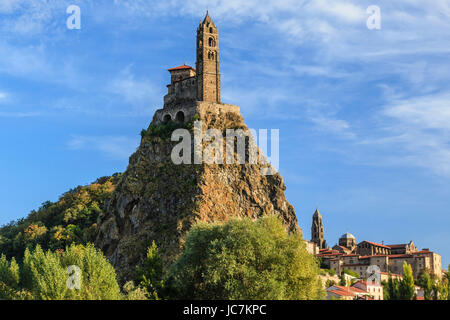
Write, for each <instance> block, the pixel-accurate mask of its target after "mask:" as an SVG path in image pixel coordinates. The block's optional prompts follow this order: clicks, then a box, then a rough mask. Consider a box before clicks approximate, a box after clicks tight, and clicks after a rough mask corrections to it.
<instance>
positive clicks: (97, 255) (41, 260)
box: [21, 244, 122, 300]
mask: <svg viewBox="0 0 450 320" xmlns="http://www.w3.org/2000/svg"><path fill="white" fill-rule="evenodd" d="M69 266H75V267H76V268H77V269H78V270H79V271H80V274H79V276H80V287H79V288H76V287H69V286H68V283H69V277H70V276H77V275H74V274H69V273H68V271H69V269H68V268H69ZM21 275H22V281H21V282H22V286H23V288H24V289H26V290H28V291H29V292H30V293H31V295H32V298H33V299H38V300H64V299H71V300H78V299H79V300H97V299H102V300H115V299H120V298H122V296H121V293H120V289H119V285H118V284H117V280H116V274H115V271H114V268H113V267H112V266H111V264H110V263H109V262H108V261H107V260H106V258H105V257H104V256H103V254H102V253H101V252H100V251H99V250H97V249H95V247H94V246H93V245H92V244H88V245H87V246H83V245H75V244H72V245H70V246H69V247H67V248H66V250H64V251H63V250H58V251H51V250H48V251H47V252H44V251H43V250H42V248H41V247H40V246H39V245H38V246H36V249H35V250H34V251H32V252H31V251H30V250H26V252H25V255H24V260H23V267H22V271H21Z"/></svg>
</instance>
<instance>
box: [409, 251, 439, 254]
mask: <svg viewBox="0 0 450 320" xmlns="http://www.w3.org/2000/svg"><path fill="white" fill-rule="evenodd" d="M411 253H412V254H424V253H434V252H433V251H429V250H420V251H416V252H411Z"/></svg>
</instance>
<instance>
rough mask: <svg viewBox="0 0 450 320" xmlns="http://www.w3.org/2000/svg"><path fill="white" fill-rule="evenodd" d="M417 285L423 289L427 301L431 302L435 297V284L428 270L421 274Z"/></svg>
mask: <svg viewBox="0 0 450 320" xmlns="http://www.w3.org/2000/svg"><path fill="white" fill-rule="evenodd" d="M417 284H418V285H419V286H420V287H422V288H423V291H424V298H425V300H431V299H432V297H433V282H432V281H431V276H430V273H429V272H428V271H427V270H424V272H422V273H421V274H420V276H419V279H418V281H417Z"/></svg>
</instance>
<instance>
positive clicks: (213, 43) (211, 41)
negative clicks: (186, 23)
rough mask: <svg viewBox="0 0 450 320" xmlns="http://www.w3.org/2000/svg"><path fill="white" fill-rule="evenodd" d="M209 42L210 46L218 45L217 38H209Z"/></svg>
mask: <svg viewBox="0 0 450 320" xmlns="http://www.w3.org/2000/svg"><path fill="white" fill-rule="evenodd" d="M208 41H209V42H208V43H209V46H210V47H215V46H216V40H214V38H212V37H211V38H209V40H208Z"/></svg>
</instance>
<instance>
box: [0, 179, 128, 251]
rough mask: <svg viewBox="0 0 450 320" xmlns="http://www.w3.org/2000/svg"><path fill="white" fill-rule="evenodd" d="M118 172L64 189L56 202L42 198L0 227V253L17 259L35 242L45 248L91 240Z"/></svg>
mask: <svg viewBox="0 0 450 320" xmlns="http://www.w3.org/2000/svg"><path fill="white" fill-rule="evenodd" d="M120 177H121V174H114V175H113V176H111V177H102V178H99V179H97V180H96V181H95V182H93V183H92V184H89V185H86V186H78V187H76V188H74V189H72V190H70V191H68V192H66V193H64V194H63V195H62V196H61V197H60V198H59V200H58V201H56V202H50V201H47V202H44V203H43V204H42V206H41V207H40V208H39V209H38V210H33V211H32V212H31V213H30V214H29V215H28V216H27V217H26V218H22V219H19V220H16V221H12V222H10V223H9V224H7V225H4V226H2V227H1V228H0V254H5V255H6V256H7V257H8V258H11V257H15V258H16V259H18V260H21V258H22V256H23V253H24V251H25V248H30V249H31V248H34V247H35V246H36V245H37V244H39V245H41V247H42V248H43V249H44V250H46V249H52V250H56V249H64V248H65V247H66V245H69V244H71V243H77V244H86V243H88V242H93V241H94V235H95V229H96V228H97V224H96V222H97V218H98V216H99V215H100V214H101V213H102V212H103V210H104V208H105V202H106V201H107V200H108V199H109V198H110V197H111V195H112V192H113V191H114V189H115V186H116V184H117V182H118V180H119V179H120Z"/></svg>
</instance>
